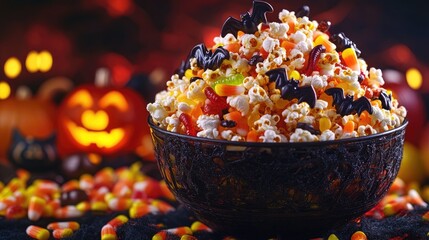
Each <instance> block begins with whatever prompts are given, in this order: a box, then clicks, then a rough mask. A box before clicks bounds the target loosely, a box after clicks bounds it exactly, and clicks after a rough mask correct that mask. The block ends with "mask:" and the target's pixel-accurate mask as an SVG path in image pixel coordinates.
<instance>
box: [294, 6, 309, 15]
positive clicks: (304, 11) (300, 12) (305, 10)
mask: <svg viewBox="0 0 429 240" xmlns="http://www.w3.org/2000/svg"><path fill="white" fill-rule="evenodd" d="M295 16H296V17H308V16H310V7H309V6H307V5H304V6H302V7H301V8H300V9H299V10H298V11H297V12H296V14H295Z"/></svg>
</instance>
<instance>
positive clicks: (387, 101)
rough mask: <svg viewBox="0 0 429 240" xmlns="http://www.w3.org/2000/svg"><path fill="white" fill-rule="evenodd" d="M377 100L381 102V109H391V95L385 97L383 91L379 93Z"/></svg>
mask: <svg viewBox="0 0 429 240" xmlns="http://www.w3.org/2000/svg"><path fill="white" fill-rule="evenodd" d="M378 100H380V101H381V107H382V108H384V109H386V110H390V109H391V108H392V95H391V94H390V95H387V93H386V92H385V91H382V92H380V96H379V97H378Z"/></svg>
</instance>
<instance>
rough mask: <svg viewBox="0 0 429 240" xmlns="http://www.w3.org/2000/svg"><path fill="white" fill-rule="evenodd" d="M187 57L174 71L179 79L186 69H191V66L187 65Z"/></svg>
mask: <svg viewBox="0 0 429 240" xmlns="http://www.w3.org/2000/svg"><path fill="white" fill-rule="evenodd" d="M189 59H190V58H189V56H188V57H187V58H186V60H182V62H181V63H180V66H179V68H178V69H176V71H174V73H175V74H177V75H179V78H182V77H183V76H184V75H185V71H186V69H189V68H191V64H190V63H189Z"/></svg>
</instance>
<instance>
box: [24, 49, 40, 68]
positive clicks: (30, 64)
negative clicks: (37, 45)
mask: <svg viewBox="0 0 429 240" xmlns="http://www.w3.org/2000/svg"><path fill="white" fill-rule="evenodd" d="M38 59H39V54H38V53H37V52H36V51H30V52H29V53H28V55H27V59H26V60H25V67H26V68H27V71H28V72H31V73H35V72H37V70H39V67H38Z"/></svg>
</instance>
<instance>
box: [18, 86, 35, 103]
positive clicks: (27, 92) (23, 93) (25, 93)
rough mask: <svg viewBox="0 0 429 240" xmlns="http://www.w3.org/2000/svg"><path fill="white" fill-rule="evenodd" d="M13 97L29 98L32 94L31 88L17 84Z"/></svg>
mask: <svg viewBox="0 0 429 240" xmlns="http://www.w3.org/2000/svg"><path fill="white" fill-rule="evenodd" d="M15 95H16V96H15V98H17V99H21V100H23V99H30V98H31V96H32V95H33V94H32V93H31V89H30V88H29V87H27V86H19V87H18V89H16V93H15Z"/></svg>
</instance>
